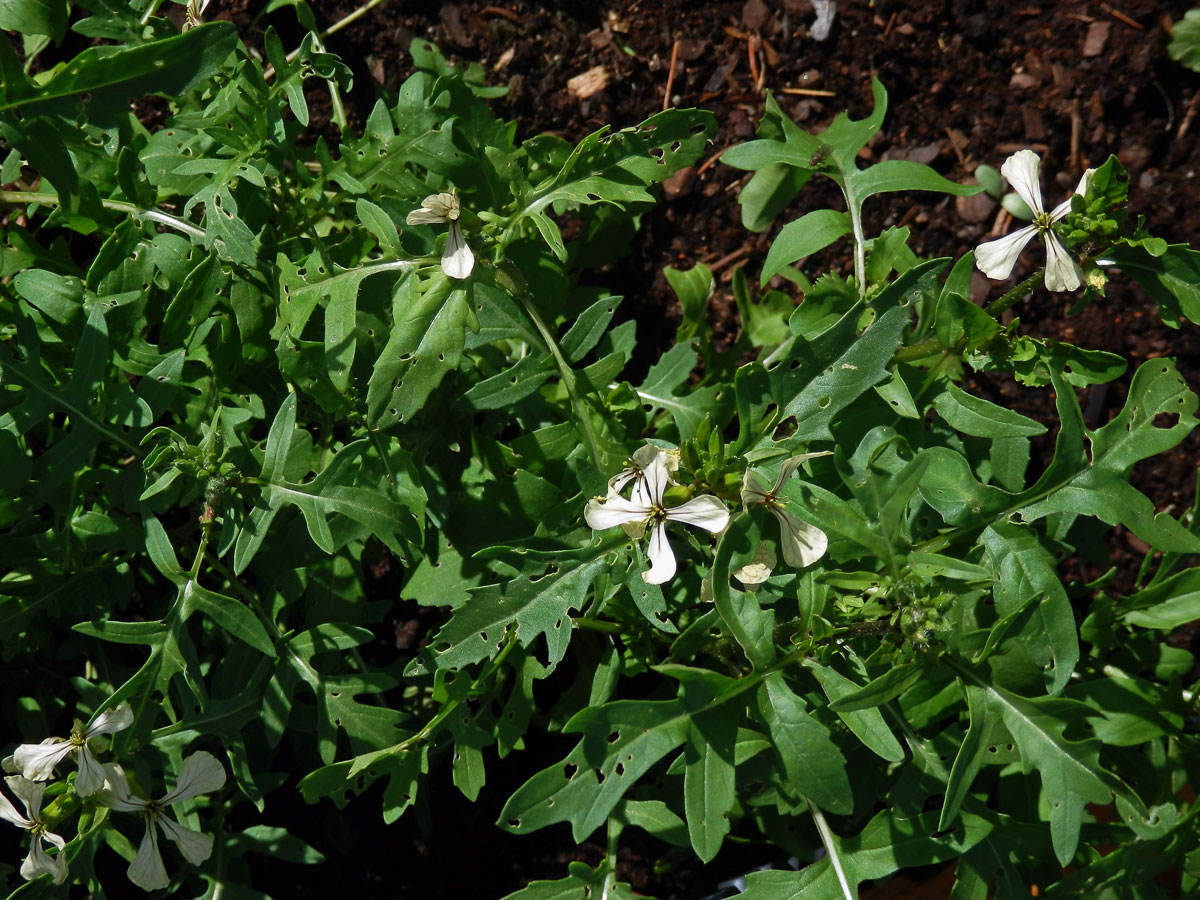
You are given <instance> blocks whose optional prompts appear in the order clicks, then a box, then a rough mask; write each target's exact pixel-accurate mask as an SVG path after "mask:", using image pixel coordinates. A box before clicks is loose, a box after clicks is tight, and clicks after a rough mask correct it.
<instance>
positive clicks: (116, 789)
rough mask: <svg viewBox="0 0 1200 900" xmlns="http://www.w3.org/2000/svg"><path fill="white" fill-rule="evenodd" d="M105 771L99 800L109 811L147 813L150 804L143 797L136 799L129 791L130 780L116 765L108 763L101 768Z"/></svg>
mask: <svg viewBox="0 0 1200 900" xmlns="http://www.w3.org/2000/svg"><path fill="white" fill-rule="evenodd" d="M101 768H102V769H103V770H104V787H103V788H102V789H101V790H100V792H99V798H98V799H99V800H100V802H101V803H103V804H104V805H105V806H107V807H108V808H109V809H116V810H120V811H121V812H145V811H146V809H147V808H148V807H149V806H150V803H149V802H148V801H146V800H143V799H142V798H141V797H135V796H134V795H133V791H131V790H130V789H129V779H127V778H126V777H125V773H124V771H122V769H121V767H120V766H118V765H117V764H116V763H108V764H106V765H104V766H102V767H101Z"/></svg>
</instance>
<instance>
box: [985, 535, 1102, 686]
mask: <svg viewBox="0 0 1200 900" xmlns="http://www.w3.org/2000/svg"><path fill="white" fill-rule="evenodd" d="M979 542H980V543H981V544H982V545H983V546H984V548H985V549H986V550H987V554H988V561H989V562H990V564H991V567H992V572H993V576H994V578H995V582H994V583H993V585H992V594H993V596H994V597H995V599H996V612H997V613H999V615H1000V616H1001V617H1004V616H1008V615H1011V614H1012V613H1014V612H1016V611H1017V610H1018V609H1020V608H1021V607H1023V606H1025V604H1027V603H1029V602H1030V601H1036V606H1035V607H1034V609H1035V612H1034V615H1033V617H1032V618H1031V619H1030V622H1029V625H1028V626H1027V628H1026V630H1025V631H1024V632H1023V637H1024V641H1023V643H1024V646H1025V647H1027V648H1028V649H1029V650H1030V652H1031V655H1032V656H1033V660H1034V662H1036V663H1038V664H1039V665H1041V666H1042V668H1043V670H1044V674H1045V679H1046V690H1047V691H1049V692H1050V693H1051V694H1057V693H1059V692H1061V691H1062V689H1063V688H1064V687H1065V686H1066V684H1067V681H1068V679H1070V677H1071V673H1072V672H1074V671H1075V665H1076V663H1078V662H1079V637H1078V628H1077V626H1076V624H1075V614H1074V612H1073V611H1072V609H1071V601H1070V600H1069V599H1068V598H1067V592H1066V590H1065V589H1064V588H1063V586H1062V579H1060V578H1059V575H1058V571H1057V570H1056V567H1055V562H1054V557H1053V556H1051V555H1050V553H1049V552H1047V551H1046V550H1045V549H1044V548H1043V547H1042V545H1041V543H1040V542H1039V541H1038V538H1037V535H1036V534H1035V533H1034V532H1033V531H1032V530H1031V529H1029V528H1026V527H1024V526H1021V525H1013V524H1010V523H1008V522H993V523H992V524H991V525H990V526H989V527H988V528H986V529H984V532H983V534H982V535H980V537H979Z"/></svg>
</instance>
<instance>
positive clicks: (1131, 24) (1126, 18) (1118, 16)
mask: <svg viewBox="0 0 1200 900" xmlns="http://www.w3.org/2000/svg"><path fill="white" fill-rule="evenodd" d="M1100 8H1101V9H1103V10H1104V11H1105V12H1106V13H1108V14H1109V15H1110V16H1112V17H1113V18H1114V19H1116V20H1117V21H1118V22H1124V23H1125V24H1126V25H1128V26H1129V27H1130V28H1136V29H1137V30H1138V31H1143V30H1145V28H1146V26H1145V25H1143V24H1142V23H1141V22H1135V21H1134V20H1133V19H1131V18H1129V16H1127V15H1125V14H1124V13H1122V12H1118V11H1117V10H1115V9H1113V8H1112V7H1111V6H1109V5H1108V4H1107V3H1101V4H1100Z"/></svg>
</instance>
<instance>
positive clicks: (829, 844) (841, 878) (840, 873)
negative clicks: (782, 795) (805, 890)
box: [804, 797, 855, 900]
mask: <svg viewBox="0 0 1200 900" xmlns="http://www.w3.org/2000/svg"><path fill="white" fill-rule="evenodd" d="M804 802H805V803H807V804H808V811H809V812H810V813H812V817H813V822H814V823H816V826H817V832H818V833H819V834H820V835H821V843H822V844H824V845H825V855H826V856H827V857H828V858H829V864H830V865H831V866H833V871H834V873H835V874H836V875H837V880H838V884H839V885H841V888H842V896H843V897H845V898H846V900H855V898H854V891H853V890H852V889H851V888H850V882H849V881H848V880H847V879H846V872H845V870H844V869H843V868H842V858H841V856H839V855H838V849H837V845H836V844H834V842H833V839H834V834H833V829H831V828H830V827H829V823H828V822H826V821H825V814H824V813H822V812H821V810H820V809H819V808H818V807H817V805H816V804H815V803H813V802H812V801H811V800H809V799H808V798H807V797H805V798H804Z"/></svg>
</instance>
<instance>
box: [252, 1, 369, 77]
mask: <svg viewBox="0 0 1200 900" xmlns="http://www.w3.org/2000/svg"><path fill="white" fill-rule="evenodd" d="M386 2H387V0H368V2H367V3H364V4H363V5H362V6H360V7H359V8H358V9H356V10H354V12H352V13H350V14H349V15H348V16H345V17H343V18H341V19H338V20H337V21H336V22H334V23H333V24H332V25H330V26H329V27H328V28H326V29H325V30H324V31H322V32H321V33H320V34H318V35H317V43H318V44H319V43H320V42H321V41H323V40H325V38H327V37H329V36H330V35H331V34H337V33H338V32H339V31H341V30H342V29H343V28H345V27H346V26H348V25H352V24H354V23H355V22H357V21H358V20H359V19H361V18H362V17H363V16H365V15H366V14H367V13H369V12H370V11H371V10H373V9H374V8H375V7H377V6H378V5H379V4H381V3H386ZM299 55H300V48H299V47H297V48H296V49H295V50H293V51H292V52H291V53H289V54H288V55H287V61H288V62H291V61H292V60H294V59H295V58H296V57H297V56H299ZM274 76H275V67H274V66H267V68H266V70H265V71H264V72H263V78H266V79H271V78H273V77H274Z"/></svg>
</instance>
